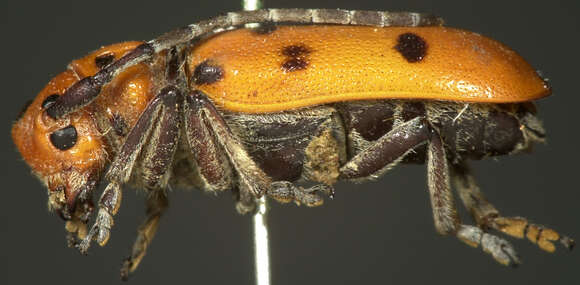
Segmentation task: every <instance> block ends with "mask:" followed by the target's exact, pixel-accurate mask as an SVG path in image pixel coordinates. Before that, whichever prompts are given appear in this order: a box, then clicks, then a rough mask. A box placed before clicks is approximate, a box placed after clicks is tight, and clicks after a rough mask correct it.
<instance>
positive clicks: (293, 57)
mask: <svg viewBox="0 0 580 285" xmlns="http://www.w3.org/2000/svg"><path fill="white" fill-rule="evenodd" d="M310 53H311V51H310V49H309V48H308V47H307V46H305V45H291V46H286V47H284V48H283V49H282V55H284V56H286V60H285V61H284V62H283V63H282V69H284V70H285V71H288V72H292V71H297V70H302V69H306V67H308V64H309V62H308V55H309V54H310Z"/></svg>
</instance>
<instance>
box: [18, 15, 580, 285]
mask: <svg viewBox="0 0 580 285" xmlns="http://www.w3.org/2000/svg"><path fill="white" fill-rule="evenodd" d="M250 23H257V24H258V25H257V26H255V27H252V28H249V27H247V26H246V24H250ZM442 23H443V21H442V20H441V19H440V18H437V17H434V16H431V15H425V14H416V13H390V12H374V11H345V10H311V9H269V10H258V11H245V12H234V13H228V14H226V15H224V16H219V17H216V18H213V19H210V20H208V21H204V22H199V23H196V24H192V25H189V26H187V27H184V28H181V29H177V30H175V31H172V32H169V33H167V34H165V35H162V36H161V37H159V38H157V39H154V40H151V41H149V42H145V43H141V42H125V43H120V44H115V45H110V46H106V47H103V48H101V49H99V50H97V51H95V52H93V53H91V54H89V55H88V56H86V57H84V58H82V59H79V60H75V61H73V62H72V63H71V64H70V65H69V68H68V69H67V71H65V72H63V73H61V74H59V75H57V76H56V77H55V78H53V79H52V80H51V81H50V82H49V83H48V85H47V86H46V87H45V88H44V89H43V90H42V91H41V92H40V93H39V95H38V96H37V97H36V99H35V100H34V101H33V102H32V103H31V104H30V105H28V106H27V107H26V108H25V110H24V111H23V114H22V115H21V117H20V118H19V119H18V121H17V122H16V123H15V124H14V127H13V130H12V136H13V138H14V141H15V143H16V145H17V146H18V149H19V150H20V152H21V153H22V156H23V157H24V159H25V161H26V162H27V163H28V164H29V165H30V166H31V167H32V169H33V171H34V173H35V174H36V175H37V176H38V177H39V178H40V180H41V181H42V182H43V183H44V184H45V185H46V186H47V187H48V194H49V207H50V208H51V209H54V210H56V211H57V212H58V213H59V214H60V215H61V216H62V217H63V218H64V219H65V220H66V221H67V222H66V229H67V231H68V232H69V241H70V244H71V245H76V246H77V247H78V248H79V249H80V251H81V252H83V253H85V252H87V250H88V248H89V246H90V243H91V242H92V241H93V240H96V241H97V242H98V243H99V244H100V245H105V243H106V242H107V240H108V238H109V232H110V229H111V227H112V226H113V216H114V215H115V214H116V213H117V211H118V209H119V205H120V201H121V186H122V185H123V184H132V185H136V186H137V187H140V188H143V189H145V190H146V191H147V193H148V199H147V218H146V220H145V221H144V223H143V224H142V225H141V227H140V228H139V230H138V233H137V239H136V242H135V244H134V246H133V249H132V252H131V254H130V256H129V258H128V259H127V260H126V261H125V263H124V265H123V268H122V276H123V277H124V278H126V277H127V276H128V274H129V273H130V272H133V271H134V270H135V269H136V268H137V266H138V264H139V262H140V261H141V259H142V258H143V256H144V254H145V251H146V249H147V246H148V244H149V243H150V242H151V240H152V238H153V235H154V234H155V231H156V229H157V225H158V223H159V219H160V216H161V215H162V213H163V211H164V209H165V208H166V207H167V197H166V193H165V189H166V188H167V187H168V185H179V186H189V187H195V188H199V189H203V190H205V191H209V192H222V191H226V190H228V191H229V190H231V191H232V192H233V193H234V194H235V197H236V199H237V203H236V207H237V210H238V211H239V212H240V213H248V212H252V211H253V209H254V206H255V204H254V203H255V200H256V199H257V198H259V197H261V196H263V195H267V196H268V197H271V198H273V199H276V200H278V201H281V202H295V203H296V204H304V205H307V206H317V205H320V204H321V203H322V201H323V198H322V195H330V196H332V195H333V194H334V190H333V188H332V184H333V183H335V182H336V181H337V180H339V179H345V180H353V181H365V180H369V179H374V178H377V177H379V176H380V175H382V174H383V173H385V172H386V171H387V170H389V169H391V168H392V167H394V166H396V165H397V164H398V163H401V162H419V163H423V162H424V163H426V164H427V184H428V189H429V193H430V197H431V204H432V207H433V217H434V220H435V228H436V229H437V231H438V232H439V233H441V234H445V235H454V236H456V237H457V238H459V239H460V240H462V241H463V242H465V243H467V244H469V245H471V246H474V247H478V246H481V247H482V249H483V250H484V251H485V252H487V253H489V254H491V255H492V256H493V257H494V258H495V259H496V260H497V261H498V262H500V263H502V264H505V265H515V264H518V263H519V259H518V256H517V254H516V252H515V250H514V249H513V247H512V246H511V245H510V244H509V243H508V242H507V241H505V240H504V239H502V238H500V237H498V236H495V235H493V234H490V233H488V232H487V231H488V230H489V229H494V230H497V231H500V232H503V233H505V234H508V235H511V236H514V237H518V238H524V237H526V238H528V239H529V240H530V241H532V242H533V243H536V244H537V245H538V246H539V247H540V248H542V249H544V250H546V251H550V252H551V251H554V250H555V246H554V244H553V243H552V242H553V241H559V242H561V243H562V244H563V245H564V246H565V247H567V248H570V249H571V248H572V247H573V245H574V241H573V240H572V239H570V238H568V237H566V236H563V235H560V234H558V233H557V232H556V231H554V230H551V229H549V228H546V227H544V226H541V225H535V224H531V223H529V222H528V221H527V220H526V219H525V218H521V217H504V216H501V215H500V213H499V211H498V210H496V208H495V207H494V206H493V205H491V204H490V203H489V202H488V201H487V200H486V198H485V197H484V195H483V194H482V192H481V191H480V190H479V188H478V186H477V184H476V183H475V181H474V179H473V176H472V175H471V173H470V171H469V168H468V166H467V160H468V159H482V158H485V157H490V156H496V155H504V154H512V153H518V152H522V151H525V150H528V149H529V148H530V147H531V146H532V144H533V143H536V142H543V140H544V136H545V132H544V130H543V128H542V124H541V122H540V121H539V120H538V119H537V117H536V116H535V114H536V111H535V107H534V105H533V103H532V102H531V101H532V100H534V99H537V98H541V97H545V96H548V95H549V94H550V88H549V86H548V85H547V83H546V82H545V81H544V80H543V79H542V78H541V77H540V76H539V75H538V74H537V73H536V72H535V71H534V69H532V67H531V66H530V65H529V64H528V63H526V62H525V61H524V59H522V58H521V57H520V56H519V55H517V54H516V53H515V52H514V51H512V50H510V49H509V48H507V47H506V46H504V45H502V44H500V43H498V42H496V41H493V40H491V39H488V38H485V37H482V36H480V35H478V34H475V33H472V32H468V31H463V30H458V29H453V28H446V27H443V26H442ZM106 169H108V170H106ZM105 170H106V174H105V175H104V176H103V174H104V173H105ZM101 178H104V180H105V181H106V183H107V186H106V188H105V190H104V192H103V193H102V195H101V198H100V200H99V202H98V211H97V215H96V220H95V221H94V224H93V225H92V227H91V228H90V230H87V224H88V221H89V217H90V216H91V214H92V212H93V209H94V206H93V203H92V200H91V197H92V192H93V191H94V190H95V188H96V187H97V185H98V183H99V181H100V180H101ZM305 183H311V184H310V185H309V187H308V186H305V185H306V184H305ZM451 184H453V185H454V187H455V188H456V190H457V191H458V192H459V196H460V197H461V200H462V202H463V204H464V205H465V206H466V207H467V209H468V210H469V211H470V212H471V214H472V216H473V218H474V219H475V222H476V224H477V226H471V225H465V224H462V223H461V222H460V220H459V217H458V215H457V212H456V209H455V206H454V202H453V196H452V193H451ZM312 185H314V186H312Z"/></svg>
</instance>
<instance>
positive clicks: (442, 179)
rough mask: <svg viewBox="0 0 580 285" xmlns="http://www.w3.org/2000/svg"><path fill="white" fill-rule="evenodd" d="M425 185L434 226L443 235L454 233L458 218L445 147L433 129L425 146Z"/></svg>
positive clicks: (458, 221)
mask: <svg viewBox="0 0 580 285" xmlns="http://www.w3.org/2000/svg"><path fill="white" fill-rule="evenodd" d="M427 185H428V186H429V187H428V188H429V194H430V196H431V206H432V208H433V218H434V219H435V228H436V229H437V231H438V232H439V233H440V234H443V235H445V234H452V233H455V232H456V231H457V229H458V226H459V223H460V220H459V215H458V214H457V210H456V208H455V205H454V203H453V193H452V192H451V186H450V183H449V166H448V162H447V156H446V154H445V147H444V146H443V140H442V138H441V136H440V135H439V133H437V131H435V130H431V137H430V138H429V145H428V146H427Z"/></svg>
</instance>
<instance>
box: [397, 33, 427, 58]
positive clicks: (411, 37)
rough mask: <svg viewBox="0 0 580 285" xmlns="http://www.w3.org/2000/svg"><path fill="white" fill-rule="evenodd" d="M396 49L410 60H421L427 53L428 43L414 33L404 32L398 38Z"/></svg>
mask: <svg viewBox="0 0 580 285" xmlns="http://www.w3.org/2000/svg"><path fill="white" fill-rule="evenodd" d="M395 49H396V50H397V51H398V52H400V53H401V55H403V57H405V59H406V60H407V61H408V62H419V61H421V60H422V59H423V58H424V57H425V55H426V54H427V43H426V42H425V40H423V39H422V38H421V37H420V36H418V35H416V34H413V33H404V34H402V35H400V36H399V38H398V39H397V45H396V46H395Z"/></svg>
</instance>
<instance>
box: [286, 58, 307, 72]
mask: <svg viewBox="0 0 580 285" xmlns="http://www.w3.org/2000/svg"><path fill="white" fill-rule="evenodd" d="M307 66H308V61H306V60H304V59H301V58H290V59H288V60H286V61H285V62H284V63H282V69H284V70H285V71H288V72H292V71H297V70H302V69H306V67H307Z"/></svg>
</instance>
